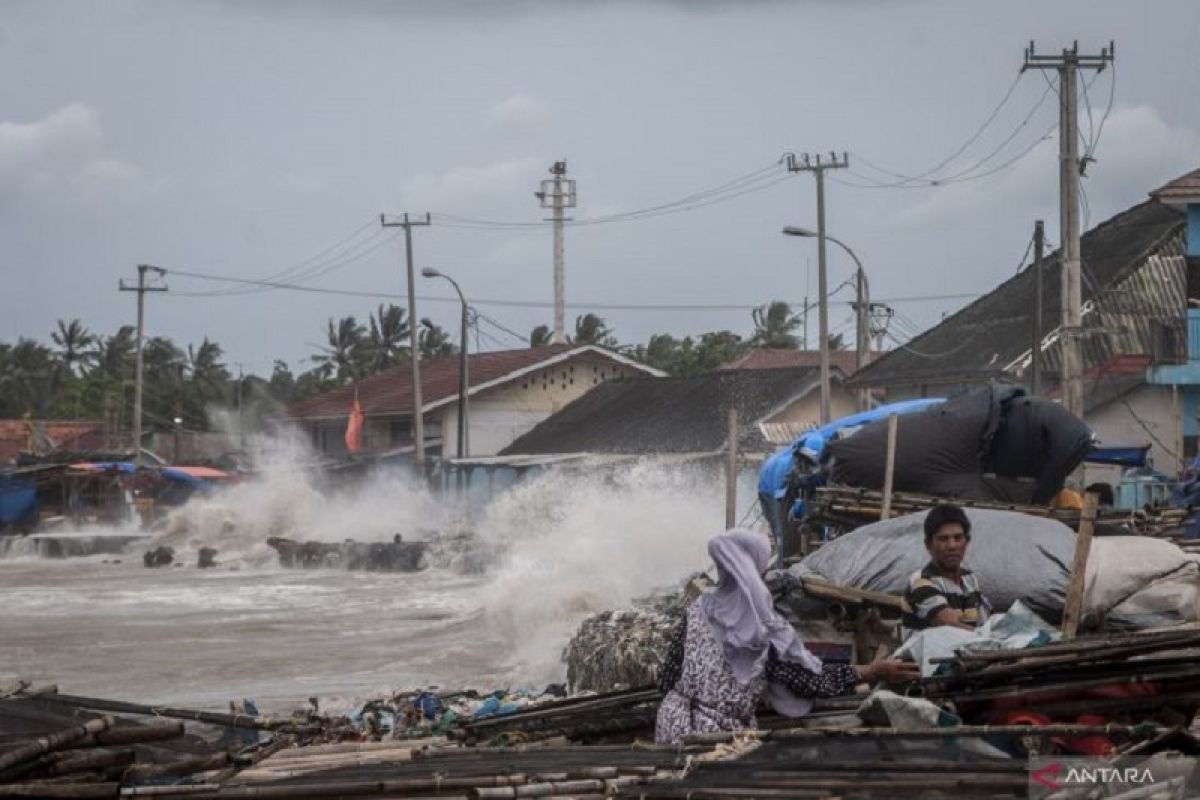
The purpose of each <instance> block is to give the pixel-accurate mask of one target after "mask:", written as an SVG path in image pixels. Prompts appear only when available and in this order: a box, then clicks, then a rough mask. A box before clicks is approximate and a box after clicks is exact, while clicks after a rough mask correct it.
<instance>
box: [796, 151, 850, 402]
mask: <svg viewBox="0 0 1200 800" xmlns="http://www.w3.org/2000/svg"><path fill="white" fill-rule="evenodd" d="M848 166H850V159H849V157H848V156H847V155H846V154H845V153H842V158H841V160H840V161H839V160H838V157H837V154H836V153H830V154H829V160H828V161H822V160H821V156H820V154H817V155H815V156H810V155H809V154H808V153H805V154H804V155H802V156H801V157H800V158H799V159H797V158H796V155H795V153H788V154H787V168H788V172H811V173H813V175H814V176H815V177H816V179H817V306H818V309H817V336H818V337H820V341H819V344H820V348H821V424H822V425H824V424H825V423H827V422H829V280H828V275H827V270H826V264H825V170H827V169H845V168H846V167H848Z"/></svg>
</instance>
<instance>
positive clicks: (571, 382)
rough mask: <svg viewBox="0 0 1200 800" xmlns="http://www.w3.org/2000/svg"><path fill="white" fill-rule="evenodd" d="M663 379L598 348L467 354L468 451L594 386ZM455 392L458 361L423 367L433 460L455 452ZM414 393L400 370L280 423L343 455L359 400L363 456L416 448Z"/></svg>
mask: <svg viewBox="0 0 1200 800" xmlns="http://www.w3.org/2000/svg"><path fill="white" fill-rule="evenodd" d="M662 374H663V373H662V372H660V371H658V370H656V369H653V368H651V367H648V366H646V365H645V364H641V363H639V362H637V361H635V360H633V359H631V358H628V357H626V356H623V355H621V354H620V353H615V352H613V351H611V350H606V349H604V348H602V347H596V346H594V345H568V344H562V345H549V346H546V347H533V348H526V349H521V350H499V351H493V352H488V353H475V354H473V355H470V356H468V358H467V377H468V380H469V383H470V387H469V390H468V392H467V403H468V408H467V421H468V431H467V444H468V453H469V454H470V455H472V456H487V455H492V454H495V453H497V452H498V451H500V450H502V449H503V448H504V447H506V446H507V445H508V444H509V443H511V442H512V441H513V440H514V439H516V438H517V437H518V436H520V435H521V434H523V433H525V432H526V431H528V430H530V429H531V428H533V427H534V426H535V425H537V424H538V423H539V422H541V421H542V420H544V419H546V418H547V417H549V416H550V415H551V414H553V413H554V412H556V411H558V410H559V409H561V408H563V407H565V406H566V405H568V404H569V403H571V402H572V401H574V400H577V399H578V398H580V397H582V396H583V395H584V394H586V393H587V392H589V391H590V390H592V389H594V388H595V387H597V386H600V385H602V384H605V383H608V382H610V381H626V380H633V379H639V378H647V377H657V376H660V375H662ZM458 387H459V357H458V356H447V357H445V358H439V359H435V360H433V361H429V362H425V363H423V364H422V365H421V392H422V397H421V404H422V413H423V415H424V421H425V439H426V445H427V447H428V448H429V450H430V452H431V453H432V454H435V455H436V454H437V453H438V452H441V453H442V454H445V455H451V454H453V453H455V452H456V451H457V447H458V440H457V429H458V395H459V391H458ZM412 388H413V385H412V371H411V369H410V368H409V367H407V366H403V367H395V368H392V369H389V370H385V371H383V372H380V373H378V374H376V375H372V376H370V377H369V378H364V379H362V380H360V381H355V382H353V383H349V384H347V385H345V386H340V387H338V388H337V389H334V390H332V391H328V392H325V393H324V394H320V395H317V396H316V397H312V398H309V399H307V400H303V401H301V402H299V403H296V404H294V405H292V406H290V407H289V408H288V409H287V411H286V412H285V414H284V415H283V416H282V417H281V418H280V421H285V422H290V423H294V424H296V425H298V426H299V427H300V428H301V429H303V430H304V431H305V432H306V433H307V434H308V436H309V438H310V440H311V442H312V444H313V446H314V447H315V448H316V449H317V450H319V451H320V452H322V453H325V454H327V455H335V456H336V455H344V454H345V453H346V444H345V432H346V423H347V419H348V415H349V414H350V410H351V408H352V406H353V405H354V401H355V398H357V399H358V402H359V404H360V406H361V408H362V412H363V416H364V422H363V450H364V451H365V452H375V453H380V452H386V451H391V450H396V449H400V448H405V447H411V446H412V443H413V442H412V420H413V398H412Z"/></svg>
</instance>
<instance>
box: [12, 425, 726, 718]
mask: <svg viewBox="0 0 1200 800" xmlns="http://www.w3.org/2000/svg"><path fill="white" fill-rule="evenodd" d="M302 461H303V459H301V458H299V457H298V454H297V453H296V452H295V451H294V449H289V448H286V447H285V448H279V447H276V448H275V452H274V454H273V455H271V456H270V457H268V459H267V463H266V469H264V471H263V473H262V474H263V476H264V477H262V478H261V479H256V480H253V481H249V482H247V483H245V484H242V485H240V486H237V487H234V488H232V489H230V490H227V491H224V492H221V493H219V494H217V495H214V496H212V497H211V498H207V499H201V500H195V501H193V502H192V503H189V505H188V506H186V507H184V508H183V509H180V510H179V511H178V512H177V513H176V514H175V516H174V517H173V518H171V519H170V520H169V523H168V525H167V527H166V530H165V531H163V532H161V533H159V534H156V535H155V536H154V537H153V538H152V539H151V540H149V541H148V542H146V543H141V542H139V543H135V544H133V545H131V546H130V547H129V549H128V552H127V553H125V554H122V555H96V556H86V557H81V558H70V559H47V558H41V557H38V556H37V555H36V547H35V546H34V545H33V543H32V542H30V541H29V540H22V541H11V540H10V541H9V542H4V543H0V681H5V680H10V679H13V678H17V677H21V678H24V679H30V680H34V681H36V682H38V683H57V684H58V685H59V688H60V691H62V692H65V693H71V694H82V695H92V696H103V697H111V698H117V699H125V700H131V701H137V702H149V703H176V704H186V705H193V706H198V707H209V708H221V707H224V706H225V705H226V704H227V702H228V701H229V700H230V699H234V698H242V697H250V698H254V699H255V700H256V701H257V702H258V703H259V706H260V708H263V709H264V710H269V711H286V710H288V709H290V708H293V707H295V706H297V705H299V704H301V703H303V702H304V701H305V700H306V699H307V698H308V697H312V696H316V697H319V698H321V699H322V702H323V704H325V705H327V706H328V705H330V704H333V705H335V706H336V705H348V704H350V703H353V702H356V701H359V700H362V699H365V698H368V697H372V696H378V695H380V694H381V693H384V692H387V691H390V690H394V689H411V688H421V687H426V686H439V687H442V688H444V689H445V688H466V687H471V688H481V689H492V688H506V687H518V686H521V687H530V688H537V689H540V688H542V687H543V686H544V685H545V684H546V683H550V682H556V681H562V680H563V679H564V678H565V672H566V671H565V667H564V666H563V664H562V663H561V660H560V659H561V653H562V649H563V647H564V645H565V644H566V642H567V640H568V638H569V637H570V635H571V633H572V632H573V631H574V630H575V628H576V626H577V625H578V624H579V622H580V621H581V620H582V619H583V618H584V617H586V616H588V615H589V614H591V613H594V612H596V611H601V610H604V609H608V608H614V607H620V606H623V605H625V604H627V603H628V602H629V601H630V600H631V599H633V598H634V597H637V596H640V595H643V594H645V593H647V592H650V591H653V590H654V589H657V588H660V587H665V586H668V585H671V584H673V583H675V582H677V581H678V580H680V579H681V578H683V577H684V576H686V575H687V574H689V573H690V572H693V571H695V570H697V569H703V568H704V567H705V566H706V561H707V559H706V556H705V547H704V545H705V541H706V540H707V539H708V537H709V536H711V535H712V534H714V533H716V532H718V531H719V530H720V529H721V527H722V523H723V520H724V508H723V498H724V494H723V491H722V489H721V486H720V485H719V483H718V481H717V480H716V476H714V475H712V474H711V473H708V472H704V471H699V470H696V469H682V468H679V467H677V466H666V465H654V464H643V465H641V466H637V467H633V468H629V469H624V470H622V471H620V472H617V473H615V474H599V473H595V472H589V471H585V472H577V473H560V474H546V475H543V476H541V477H538V478H534V479H532V480H529V481H526V482H523V483H521V484H518V485H516V486H514V487H511V488H510V489H508V490H506V491H505V492H503V493H501V494H499V495H497V496H496V497H494V499H493V500H492V501H491V502H490V503H488V504H487V505H485V506H483V507H481V508H474V509H472V512H471V514H469V515H468V514H466V513H465V512H463V511H462V510H461V509H457V508H455V507H454V506H453V505H449V504H448V503H446V502H443V501H440V500H439V499H438V498H436V497H433V496H431V495H429V494H428V493H426V492H424V491H422V490H418V489H416V488H414V487H413V486H412V485H410V484H409V483H408V482H407V481H406V480H405V479H404V478H403V477H400V476H391V477H382V478H379V479H376V480H373V481H371V482H369V483H367V484H366V485H362V486H358V487H356V488H355V489H353V490H352V491H344V492H339V493H333V494H330V493H323V492H321V491H318V490H317V488H316V487H315V486H314V484H313V481H312V478H311V476H310V475H309V474H308V473H307V472H306V471H305V470H303V469H301V468H299V467H297V466H295V465H296V464H300V463H302ZM744 507H745V506H744V505H743V508H744ZM462 530H472V531H474V533H475V535H476V536H477V537H478V539H479V540H480V548H479V550H480V552H481V553H485V554H487V557H486V559H484V563H482V564H477V563H472V564H465V563H462V564H460V563H449V564H447V565H446V566H444V567H441V568H436V569H430V570H426V571H423V572H419V573H411V574H383V573H366V572H349V571H345V570H340V569H326V570H286V569H282V568H280V567H279V566H278V565H277V563H276V560H275V553H274V551H273V550H271V549H270V548H268V547H267V546H266V544H265V540H266V539H267V537H268V536H287V537H289V538H293V539H310V540H313V539H315V540H323V541H330V542H338V541H342V540H344V539H347V538H353V539H356V540H359V541H388V540H390V539H391V538H392V535H393V534H394V533H396V532H401V533H404V535H405V536H406V538H420V537H419V536H418V535H417V534H415V533H414V532H416V531H422V532H425V533H423V534H421V535H428V532H432V531H437V532H448V533H453V532H457V531H462ZM96 532H99V533H106V532H107V533H128V532H129V530H128V529H115V530H109V531H103V530H101V531H87V533H96ZM158 543H162V544H169V545H170V546H172V547H174V548H175V549H176V551H177V554H178V557H177V561H182V563H183V564H184V565H185V566H181V567H167V568H159V569H147V568H145V567H144V566H142V561H141V554H142V552H144V550H145V549H147V547H149V546H153V545H154V544H158ZM202 546H212V547H216V548H217V549H218V550H219V555H218V557H217V560H218V563H219V564H220V566H219V567H218V568H216V569H212V570H200V569H197V568H196V567H195V563H196V553H197V551H198V550H199V548H200V547H202ZM471 560H472V561H477V560H478V559H471ZM118 562H119V563H118Z"/></svg>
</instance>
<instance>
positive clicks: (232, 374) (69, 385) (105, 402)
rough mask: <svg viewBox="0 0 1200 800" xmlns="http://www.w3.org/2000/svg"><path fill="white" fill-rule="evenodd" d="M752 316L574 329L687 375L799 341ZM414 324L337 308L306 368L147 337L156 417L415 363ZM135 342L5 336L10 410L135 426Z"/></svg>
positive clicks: (188, 416)
mask: <svg viewBox="0 0 1200 800" xmlns="http://www.w3.org/2000/svg"><path fill="white" fill-rule="evenodd" d="M752 319H753V323H754V331H753V333H752V334H751V335H750V336H749V337H746V338H743V337H742V336H740V335H739V334H736V333H734V332H732V331H729V330H721V331H713V332H708V333H703V334H700V335H699V336H696V337H692V336H684V337H682V338H677V337H675V336H673V335H671V334H668V333H660V334H655V335H653V336H651V337H650V339H649V340H648V341H647V342H645V343H644V344H622V343H621V342H619V341H618V339H617V336H616V333H615V332H614V331H613V330H612V329H611V328H609V327H608V325H607V323H606V322H605V320H604V319H603V318H602V317H599V316H597V315H595V314H583V315H581V316H579V317H577V318H576V320H575V326H574V331H573V332H572V335H571V336H570V337H569V339H570V341H571V342H573V343H575V344H594V345H599V346H602V347H607V348H610V349H613V350H617V351H619V352H622V353H624V354H626V355H629V356H631V357H633V358H636V359H638V360H639V361H642V362H643V363H646V364H648V365H650V366H652V367H655V368H657V369H661V370H663V371H665V372H667V373H668V374H671V375H676V376H681V377H690V376H694V375H699V374H702V373H704V372H708V371H710V370H713V369H715V368H717V367H719V366H720V365H722V364H725V363H727V362H729V361H732V360H733V359H735V358H737V357H738V356H740V355H742V354H743V353H745V352H746V351H747V350H748V349H750V348H752V347H766V348H782V349H796V348H798V347H799V346H800V339H799V336H798V335H797V331H798V330H799V328H800V327H801V325H802V324H803V321H802V317H801V316H800V315H799V314H796V313H793V311H792V309H791V307H790V306H789V305H788V304H787V303H784V302H782V301H775V302H772V303H769V304H767V305H765V306H762V307H761V308H758V309H755V311H754V312H753V315H752ZM409 326H410V321H409V319H408V315H407V313H406V311H405V310H404V309H403V308H401V307H400V306H396V305H392V304H388V305H380V306H379V307H378V308H377V309H375V310H374V311H372V312H370V313H369V314H368V316H367V318H366V321H365V322H360V321H359V320H358V319H357V318H356V317H354V316H348V317H343V318H341V319H337V320H335V319H330V320H329V321H328V323H327V325H326V329H325V331H324V334H325V336H324V339H325V341H324V342H323V343H322V344H321V345H320V346H319V347H318V351H317V352H316V353H314V354H313V355H311V356H310V357H309V360H308V362H307V364H306V366H307V369H303V370H300V371H298V372H293V371H292V369H291V368H290V367H289V366H288V364H287V362H285V361H283V360H276V361H275V362H274V366H273V368H272V370H271V374H270V375H269V376H261V375H256V374H253V373H243V372H242V371H241V370H236V371H235V370H234V368H233V365H231V364H230V362H229V361H228V360H227V358H226V353H225V350H224V348H222V347H221V345H220V344H218V343H217V342H215V341H212V340H210V339H208V338H207V337H206V338H204V340H203V341H201V342H200V343H199V344H186V345H181V344H177V343H176V342H174V341H172V340H171V339H170V338H169V337H165V336H152V337H147V338H146V340H145V342H144V343H143V351H142V360H143V375H144V379H143V383H144V388H143V411H144V414H145V419H146V423H147V425H148V426H150V427H159V428H170V427H172V426H173V425H174V420H176V419H179V420H181V423H180V424H182V426H183V427H184V428H186V429H189V430H205V429H207V428H208V426H209V420H208V410H209V409H210V408H211V407H214V406H217V407H225V408H230V409H234V408H236V409H240V410H241V411H242V413H243V414H244V415H245V419H246V420H247V422H248V423H249V424H252V425H253V424H255V423H256V422H257V421H259V420H261V419H262V418H263V417H264V416H266V415H268V414H270V413H274V412H276V411H278V410H280V409H281V408H283V407H284V406H286V405H288V404H290V403H294V402H297V401H299V400H302V399H304V398H307V397H311V396H313V395H315V394H319V393H321V392H323V391H327V390H328V389H331V388H334V387H336V386H340V385H344V384H345V383H346V382H347V381H350V380H357V379H360V378H364V377H367V376H369V375H373V374H375V373H377V372H380V371H382V370H385V369H388V368H390V367H394V366H397V365H401V364H405V363H408V361H409V359H410V354H409V343H410V327H409ZM550 338H551V331H550V329H549V328H548V327H547V326H545V325H540V326H538V327H537V328H534V329H533V331H531V332H530V336H529V345H530V346H531V347H540V346H545V345H547V344H549V343H550ZM417 342H418V350H419V357H420V358H421V359H422V360H430V359H435V358H441V357H444V356H450V355H455V354H456V353H457V352H458V347H457V345H456V344H455V343H454V342H453V341H452V340H451V338H450V336H449V335H448V334H447V332H446V331H444V330H443V329H442V328H440V327H439V326H437V325H435V324H433V323H431V322H430V321H429V320H422V321H421V323H420V328H419V329H418V332H417ZM136 345H137V342H136V331H135V329H134V327H133V326H131V325H124V326H121V327H120V328H118V329H117V330H116V332H114V333H112V334H111V335H105V334H101V333H97V332H93V331H91V330H89V329H88V328H87V327H86V326H85V325H84V324H83V323H82V322H81V321H80V320H78V319H72V320H61V319H60V320H58V321H57V327H56V328H55V330H53V331H52V332H51V333H50V338H49V342H48V343H43V342H40V341H38V340H36V339H32V338H26V337H20V338H18V340H17V341H16V342H15V343H11V344H10V343H7V342H0V418H8V419H11V418H19V417H23V416H26V415H29V416H31V417H33V418H41V419H47V418H56V419H93V420H104V421H106V422H108V423H109V424H111V425H112V426H113V427H114V428H116V429H120V428H124V427H127V426H128V423H129V419H128V417H129V413H130V412H129V409H130V408H131V407H132V397H133V383H134V371H135V361H136ZM830 345H831V346H832V347H835V348H840V347H841V346H842V340H841V337H840V336H835V337H831V340H830Z"/></svg>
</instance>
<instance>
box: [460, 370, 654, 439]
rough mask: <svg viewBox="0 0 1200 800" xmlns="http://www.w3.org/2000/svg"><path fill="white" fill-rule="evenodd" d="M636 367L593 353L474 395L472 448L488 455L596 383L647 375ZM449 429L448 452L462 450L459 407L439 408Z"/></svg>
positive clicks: (469, 413) (469, 414) (470, 420)
mask: <svg viewBox="0 0 1200 800" xmlns="http://www.w3.org/2000/svg"><path fill="white" fill-rule="evenodd" d="M645 376H646V373H644V372H642V371H641V370H639V369H636V368H634V367H630V366H625V365H621V364H615V363H613V362H612V361H609V360H607V359H604V358H600V357H598V356H595V355H593V354H590V353H586V354H583V355H581V356H576V357H575V358H572V359H569V360H567V361H563V362H560V363H558V364H555V365H554V366H552V367H546V368H545V369H540V370H537V371H535V372H530V373H529V374H528V375H525V376H522V377H521V378H520V379H518V380H516V381H514V382H512V383H510V384H508V385H506V386H502V387H499V388H496V389H492V390H489V391H486V392H484V393H482V394H479V395H472V396H471V397H470V405H469V406H468V408H467V420H468V423H469V425H470V431H469V433H468V435H467V444H468V445H469V453H470V455H472V456H490V455H495V454H496V453H498V452H500V451H501V450H503V449H504V448H505V447H507V446H508V445H509V444H511V443H512V442H513V441H514V440H515V439H516V438H517V437H518V436H520V435H521V434H523V433H526V432H527V431H529V430H532V429H533V427H534V426H535V425H537V424H538V423H539V422H541V421H542V420H544V419H546V417H549V416H550V415H551V414H553V413H554V412H556V411H559V410H561V409H562V408H563V407H564V406H566V405H567V404H568V403H571V402H572V401H574V400H578V399H579V398H580V397H582V396H583V395H585V394H587V392H589V391H590V390H591V389H592V388H593V387H596V386H599V385H600V384H601V383H605V382H607V381H611V380H621V379H633V378H642V377H645ZM438 413H439V414H440V415H441V420H442V430H443V431H444V432H445V452H446V454H447V455H453V454H455V453H457V452H458V406H457V403H454V404H451V405H450V406H449V407H446V408H445V409H439V411H438Z"/></svg>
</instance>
